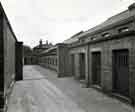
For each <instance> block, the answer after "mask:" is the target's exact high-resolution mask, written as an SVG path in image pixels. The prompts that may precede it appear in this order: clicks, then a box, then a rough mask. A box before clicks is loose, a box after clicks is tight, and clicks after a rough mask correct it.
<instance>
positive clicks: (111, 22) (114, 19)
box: [80, 10, 134, 38]
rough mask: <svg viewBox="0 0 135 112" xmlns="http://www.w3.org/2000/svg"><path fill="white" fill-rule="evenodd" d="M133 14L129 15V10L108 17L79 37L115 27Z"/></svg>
mask: <svg viewBox="0 0 135 112" xmlns="http://www.w3.org/2000/svg"><path fill="white" fill-rule="evenodd" d="M133 15H134V13H131V12H130V10H126V11H123V12H121V13H119V14H117V15H115V16H112V17H110V18H109V19H107V20H106V21H104V22H103V23H101V24H99V25H97V26H95V27H93V28H91V29H89V30H88V31H86V32H84V33H83V34H82V35H80V38H81V37H83V36H85V35H87V34H94V33H96V32H97V31H99V30H104V29H107V27H109V26H112V25H115V26H116V25H117V23H119V22H121V21H124V20H128V19H129V18H131V17H133Z"/></svg>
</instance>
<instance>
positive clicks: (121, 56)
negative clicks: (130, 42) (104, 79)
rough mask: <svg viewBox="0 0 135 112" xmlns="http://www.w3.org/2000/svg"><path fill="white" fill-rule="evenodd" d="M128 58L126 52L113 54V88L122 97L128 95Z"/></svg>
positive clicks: (119, 51) (120, 51) (121, 51)
mask: <svg viewBox="0 0 135 112" xmlns="http://www.w3.org/2000/svg"><path fill="white" fill-rule="evenodd" d="M128 57H129V56H128V50H118V51H114V52H113V86H114V90H115V91H116V92H118V93H119V94H122V95H124V96H128V95H129V75H128V70H129V69H128V60H129V59H128Z"/></svg>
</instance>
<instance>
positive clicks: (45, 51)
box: [40, 46, 57, 54]
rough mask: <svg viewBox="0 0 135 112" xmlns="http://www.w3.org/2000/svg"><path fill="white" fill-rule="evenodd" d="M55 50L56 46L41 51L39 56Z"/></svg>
mask: <svg viewBox="0 0 135 112" xmlns="http://www.w3.org/2000/svg"><path fill="white" fill-rule="evenodd" d="M56 48H57V46H53V47H51V48H49V49H47V50H44V51H42V52H41V53H40V54H45V53H47V52H49V51H51V50H54V49H56Z"/></svg>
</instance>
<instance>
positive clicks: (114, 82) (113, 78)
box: [112, 48, 129, 97]
mask: <svg viewBox="0 0 135 112" xmlns="http://www.w3.org/2000/svg"><path fill="white" fill-rule="evenodd" d="M121 51H126V52H127V53H128V74H127V75H128V96H126V97H129V49H128V48H127V49H114V50H112V92H114V93H118V94H120V95H122V96H125V95H124V94H121V93H119V92H118V91H117V88H116V71H115V64H114V63H115V58H116V53H117V52H121Z"/></svg>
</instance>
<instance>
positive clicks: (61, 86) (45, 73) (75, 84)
mask: <svg viewBox="0 0 135 112" xmlns="http://www.w3.org/2000/svg"><path fill="white" fill-rule="evenodd" d="M8 106H9V107H8V112H133V110H132V107H131V106H129V105H127V104H125V103H122V102H120V101H118V100H116V99H113V98H110V97H108V96H106V95H104V94H102V93H100V92H98V91H96V90H94V89H92V88H84V87H83V85H82V84H81V83H80V82H79V81H76V80H75V79H74V78H73V77H65V78H57V74H56V73H55V72H54V71H50V70H48V69H45V68H42V67H40V66H24V80H23V81H19V82H17V83H16V84H15V85H14V88H13V91H12V94H11V98H10V101H9V104H8Z"/></svg>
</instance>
